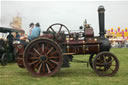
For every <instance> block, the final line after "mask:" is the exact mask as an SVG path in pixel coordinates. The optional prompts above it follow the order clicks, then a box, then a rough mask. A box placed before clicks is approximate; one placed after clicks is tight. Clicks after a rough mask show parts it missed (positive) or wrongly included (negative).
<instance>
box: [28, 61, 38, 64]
mask: <svg viewBox="0 0 128 85" xmlns="http://www.w3.org/2000/svg"><path fill="white" fill-rule="evenodd" d="M37 62H38V60H36V61H33V62H31V63H29V65H32V64H35V63H37Z"/></svg>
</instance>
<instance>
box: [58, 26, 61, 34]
mask: <svg viewBox="0 0 128 85" xmlns="http://www.w3.org/2000/svg"><path fill="white" fill-rule="evenodd" d="M61 29H62V25H60V29H59V31H58V33H60V31H61Z"/></svg>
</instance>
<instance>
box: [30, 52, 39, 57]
mask: <svg viewBox="0 0 128 85" xmlns="http://www.w3.org/2000/svg"><path fill="white" fill-rule="evenodd" d="M28 54H31V55H33V56H38V55H37V54H36V53H32V52H29V53H28Z"/></svg>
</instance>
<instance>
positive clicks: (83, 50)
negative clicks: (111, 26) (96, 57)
mask: <svg viewBox="0 0 128 85" xmlns="http://www.w3.org/2000/svg"><path fill="white" fill-rule="evenodd" d="M85 47H86V46H85V45H83V53H84V54H85V51H86V50H85Z"/></svg>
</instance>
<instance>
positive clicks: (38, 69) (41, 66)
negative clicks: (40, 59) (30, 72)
mask: <svg viewBox="0 0 128 85" xmlns="http://www.w3.org/2000/svg"><path fill="white" fill-rule="evenodd" d="M41 67H42V63H41V64H40V66H39V68H38V71H37V73H40V70H41Z"/></svg>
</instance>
